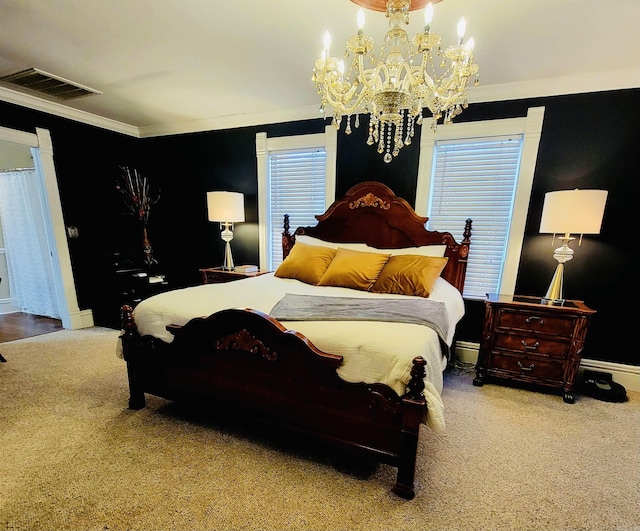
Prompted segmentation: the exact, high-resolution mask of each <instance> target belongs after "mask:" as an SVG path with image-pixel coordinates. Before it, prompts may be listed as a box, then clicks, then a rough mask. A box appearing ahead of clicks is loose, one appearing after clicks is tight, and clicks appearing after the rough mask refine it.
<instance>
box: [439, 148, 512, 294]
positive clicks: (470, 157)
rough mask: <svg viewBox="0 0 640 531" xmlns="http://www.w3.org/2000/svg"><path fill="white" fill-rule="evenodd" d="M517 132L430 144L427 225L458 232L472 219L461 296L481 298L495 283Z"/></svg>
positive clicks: (503, 249)
mask: <svg viewBox="0 0 640 531" xmlns="http://www.w3.org/2000/svg"><path fill="white" fill-rule="evenodd" d="M522 143H523V135H509V136H496V137H483V138H470V139H464V140H442V141H437V142H436V144H435V153H434V162H433V164H434V168H433V180H432V186H431V194H430V198H429V209H428V212H429V221H428V228H429V229H431V230H444V231H449V232H451V233H453V234H458V233H460V231H461V230H462V227H464V223H465V220H466V219H468V218H471V219H472V220H473V226H472V235H471V247H470V253H469V261H468V264H467V275H466V280H465V287H464V293H463V295H464V296H465V297H467V298H483V299H484V297H485V295H486V294H487V293H491V292H497V291H498V290H499V287H500V281H501V275H502V271H503V264H504V260H505V253H506V248H507V241H508V237H509V228H510V223H511V217H512V212H513V204H514V196H515V189H516V183H517V179H518V173H519V167H520V158H521V153H522Z"/></svg>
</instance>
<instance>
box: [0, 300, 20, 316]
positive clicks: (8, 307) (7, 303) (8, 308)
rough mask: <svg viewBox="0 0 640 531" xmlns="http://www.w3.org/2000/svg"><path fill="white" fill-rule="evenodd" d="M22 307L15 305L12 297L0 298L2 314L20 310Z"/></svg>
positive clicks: (0, 312) (0, 311)
mask: <svg viewBox="0 0 640 531" xmlns="http://www.w3.org/2000/svg"><path fill="white" fill-rule="evenodd" d="M19 311H20V308H18V307H17V306H14V305H13V304H12V303H11V299H0V314H3V313H16V312H19Z"/></svg>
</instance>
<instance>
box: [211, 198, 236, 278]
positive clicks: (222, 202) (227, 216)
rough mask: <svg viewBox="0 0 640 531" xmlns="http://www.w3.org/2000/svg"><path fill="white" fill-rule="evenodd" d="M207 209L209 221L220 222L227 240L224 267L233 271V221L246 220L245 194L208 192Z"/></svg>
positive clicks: (222, 234)
mask: <svg viewBox="0 0 640 531" xmlns="http://www.w3.org/2000/svg"><path fill="white" fill-rule="evenodd" d="M207 211H208V215H209V221H218V222H220V228H221V229H222V232H221V233H220V237H221V238H222V240H223V241H224V242H225V248H224V264H223V266H222V268H223V269H224V270H226V271H233V270H234V269H235V266H234V265H233V256H232V255H231V240H233V223H234V222H237V221H244V195H243V194H241V193H240V192H207Z"/></svg>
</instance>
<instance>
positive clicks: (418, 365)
mask: <svg viewBox="0 0 640 531" xmlns="http://www.w3.org/2000/svg"><path fill="white" fill-rule="evenodd" d="M426 365H427V362H426V360H425V359H424V358H423V357H422V356H416V357H415V358H413V367H411V380H409V385H407V392H406V394H405V396H406V397H407V398H410V399H411V400H424V395H423V394H422V391H424V377H425V376H426V375H427V371H426V369H425V367H426Z"/></svg>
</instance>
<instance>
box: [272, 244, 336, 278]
mask: <svg viewBox="0 0 640 531" xmlns="http://www.w3.org/2000/svg"><path fill="white" fill-rule="evenodd" d="M335 254H336V250H335V249H330V248H328V247H319V246H316V245H307V244H306V243H302V242H297V243H296V244H295V245H294V246H293V247H292V248H291V251H289V254H288V256H287V257H286V258H285V259H284V260H283V261H282V263H281V264H280V265H279V266H278V269H276V272H275V276H276V277H280V278H295V279H296V280H299V281H300V282H305V283H307V284H313V285H315V284H317V283H318V281H319V280H320V278H321V277H322V275H323V274H324V272H325V271H326V270H327V267H329V264H330V263H331V260H333V257H334V256H335Z"/></svg>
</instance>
